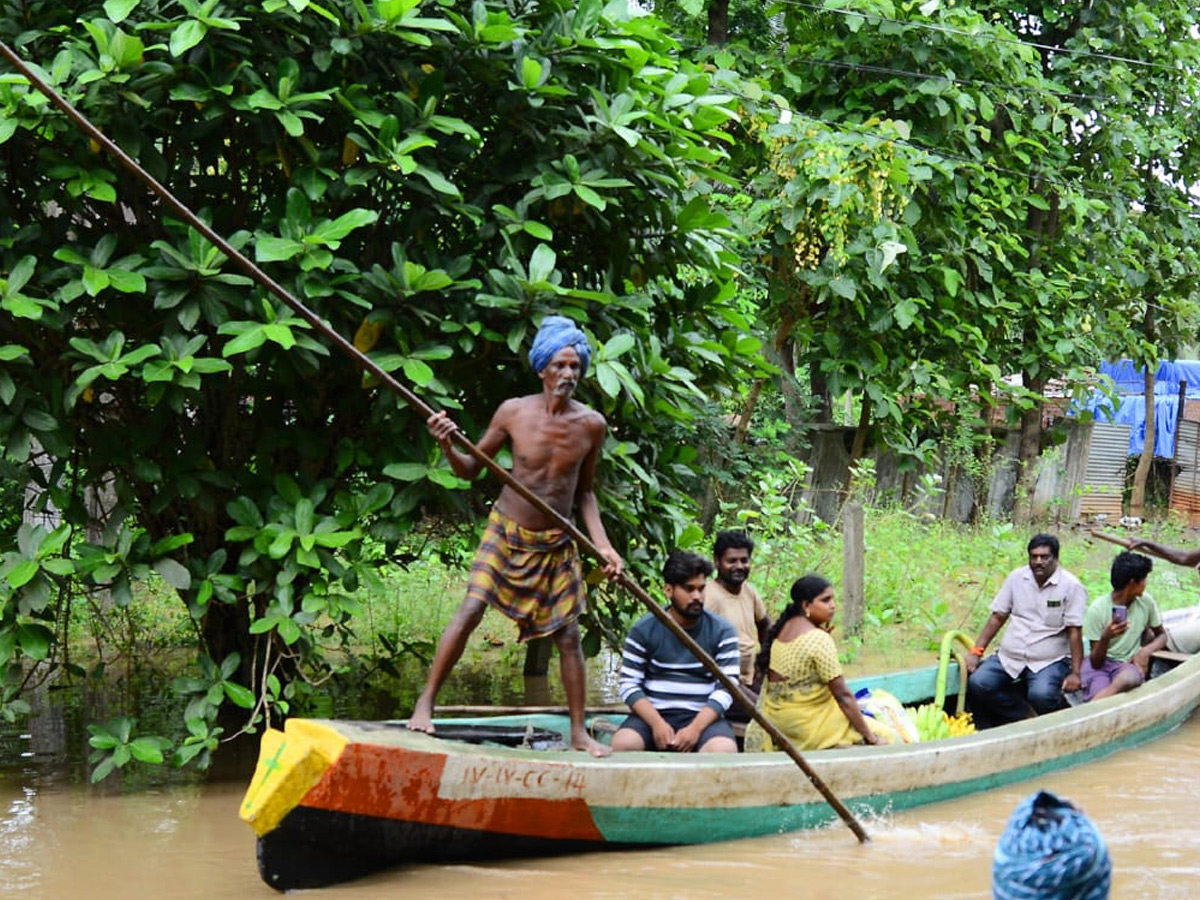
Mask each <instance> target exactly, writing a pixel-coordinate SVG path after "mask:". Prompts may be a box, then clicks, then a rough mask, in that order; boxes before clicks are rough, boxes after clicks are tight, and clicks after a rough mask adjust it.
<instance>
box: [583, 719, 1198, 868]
mask: <svg viewBox="0 0 1200 900" xmlns="http://www.w3.org/2000/svg"><path fill="white" fill-rule="evenodd" d="M1190 714H1191V710H1190V709H1189V710H1187V711H1186V712H1180V713H1179V714H1178V715H1174V716H1170V717H1168V718H1166V719H1163V720H1162V721H1160V722H1158V723H1157V724H1155V725H1152V726H1150V727H1148V728H1144V729H1140V730H1139V731H1137V732H1131V733H1129V734H1126V735H1123V736H1122V737H1120V738H1119V739H1116V740H1112V741H1109V742H1106V743H1103V744H1099V745H1097V746H1094V747H1091V748H1090V749H1088V750H1084V751H1081V752H1078V753H1075V754H1072V755H1070V756H1065V755H1064V756H1059V757H1056V758H1054V759H1049V760H1044V761H1042V762H1039V763H1037V764H1032V765H1021V766H1015V767H1013V768H1011V769H1007V770H1005V771H1000V772H994V773H992V774H990V775H985V776H980V777H976V778H969V779H964V780H962V781H957V782H953V783H948V784H942V785H931V786H926V787H920V788H914V789H910V790H904V791H893V792H888V793H879V794H873V795H869V796H857V797H853V798H850V799H847V798H846V797H842V798H841V799H842V800H843V801H845V802H846V805H847V807H848V808H849V809H850V810H851V812H853V813H854V814H855V815H856V816H859V817H865V816H867V815H869V814H874V815H877V814H881V813H886V812H894V811H899V810H905V809H913V808H915V807H919V806H925V805H926V804H929V803H937V802H940V801H942V800H953V799H955V798H957V797H963V796H967V795H969V794H975V793H980V792H982V791H988V790H992V789H993V788H998V787H1003V786H1005V785H1008V784H1014V783H1016V782H1019V781H1028V780H1030V779H1033V778H1037V777H1040V776H1042V775H1045V774H1047V773H1048V772H1054V771H1058V770H1061V769H1065V768H1071V767H1074V766H1077V765H1082V764H1084V763H1088V762H1093V761H1095V760H1097V759H1102V758H1103V757H1105V756H1110V755H1112V754H1113V753H1117V752H1119V751H1121V750H1126V749H1130V748H1133V747H1136V746H1138V745H1140V744H1144V743H1146V742H1148V741H1151V740H1154V739H1155V738H1158V737H1161V736H1162V735H1164V734H1166V733H1168V732H1170V731H1172V730H1174V729H1175V728H1177V727H1179V725H1180V724H1182V723H1183V721H1184V720H1185V719H1187V718H1188V716H1189V715H1190ZM591 812H592V818H593V819H594V820H595V822H596V825H597V826H598V827H599V828H600V830H601V832H603V834H604V836H605V838H606V839H607V840H609V841H613V842H617V843H646V842H647V841H648V838H647V836H648V835H653V834H655V833H656V832H657V831H661V829H662V827H663V821H662V814H663V811H662V810H661V809H658V808H654V809H645V808H630V807H596V806H593V807H592V809H591ZM835 821H837V816H836V814H835V813H834V812H833V810H832V809H831V808H830V806H829V805H828V804H827V803H825V802H823V801H822V802H818V803H804V804H799V805H796V806H787V807H780V806H757V807H743V808H732V809H731V808H729V807H723V808H719V809H711V808H709V809H675V810H672V812H671V820H670V828H671V838H672V843H678V844H706V843H711V842H712V841H713V840H714V838H713V836H712V835H713V833H714V831H718V832H721V833H722V834H723V835H724V837H723V838H721V839H722V840H735V839H739V838H745V837H758V836H762V835H764V834H786V833H788V832H791V831H802V830H805V829H808V828H818V827H821V826H824V825H828V824H830V823H833V822H835Z"/></svg>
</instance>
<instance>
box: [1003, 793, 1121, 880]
mask: <svg viewBox="0 0 1200 900" xmlns="http://www.w3.org/2000/svg"><path fill="white" fill-rule="evenodd" d="M1111 882H1112V862H1111V861H1110V860H1109V858H1108V848H1107V847H1105V845H1104V838H1103V837H1101V835H1100V832H1099V831H1098V830H1097V829H1096V826H1095V825H1094V824H1093V823H1092V820H1091V819H1089V818H1088V817H1087V816H1086V815H1084V813H1083V812H1082V811H1081V810H1079V809H1077V808H1076V807H1075V806H1074V805H1073V804H1071V803H1069V802H1067V801H1065V800H1060V799H1059V798H1058V797H1056V796H1054V795H1053V794H1051V793H1049V792H1048V791H1038V792H1037V793H1036V794H1031V795H1030V796H1028V797H1026V798H1025V799H1024V800H1022V801H1021V803H1019V804H1018V805H1017V808H1016V810H1015V811H1014V812H1013V814H1012V816H1011V817H1010V818H1009V820H1008V827H1007V828H1005V829H1004V834H1002V835H1001V836H1000V843H999V844H998V845H997V846H996V853H995V855H994V857H993V861H992V896H993V897H994V898H995V900H1106V898H1107V897H1108V890H1109V886H1110V884H1111Z"/></svg>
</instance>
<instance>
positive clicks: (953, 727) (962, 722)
mask: <svg viewBox="0 0 1200 900" xmlns="http://www.w3.org/2000/svg"><path fill="white" fill-rule="evenodd" d="M913 721H914V722H916V723H917V733H918V734H919V735H920V736H921V740H922V741H940V740H941V739H942V738H951V737H961V736H962V735H964V734H974V733H975V723H974V722H972V721H971V714H970V713H969V712H961V713H958V714H957V715H954V716H949V715H946V712H945V711H944V710H943V709H942V708H941V707H939V706H934V705H933V704H932V703H926V704H925V705H924V706H918V707H917V708H916V709H915V710H913Z"/></svg>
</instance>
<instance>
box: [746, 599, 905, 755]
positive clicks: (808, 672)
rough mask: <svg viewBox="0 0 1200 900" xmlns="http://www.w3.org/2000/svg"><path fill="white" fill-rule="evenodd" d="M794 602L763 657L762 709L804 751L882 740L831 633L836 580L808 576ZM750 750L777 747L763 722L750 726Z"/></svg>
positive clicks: (777, 625)
mask: <svg viewBox="0 0 1200 900" xmlns="http://www.w3.org/2000/svg"><path fill="white" fill-rule="evenodd" d="M791 595H792V602H791V604H790V605H789V606H788V607H787V609H785V610H784V611H783V613H782V614H781V615H780V617H779V621H777V622H776V623H775V624H774V625H773V626H772V628H771V631H770V634H768V636H767V642H766V645H765V646H764V647H763V649H762V652H761V653H760V654H759V656H758V665H759V667H760V668H762V669H764V670H766V673H767V674H766V678H765V679H764V681H763V689H762V693H761V694H760V695H759V700H758V703H759V710H760V711H761V712H762V714H763V715H764V716H766V717H767V718H768V719H770V720H771V722H772V723H773V724H774V725H775V726H776V727H777V728H779V730H780V731H782V732H783V733H784V735H785V736H786V737H787V738H788V739H789V740H790V741H792V743H793V744H795V745H796V748H797V749H798V750H822V749H824V748H826V747H838V746H843V745H846V744H858V743H867V744H882V743H886V741H885V740H884V739H883V738H882V736H881V735H877V734H876V733H875V731H874V730H873V728H872V725H873V724H874V723H873V722H872V723H871V724H868V720H867V718H866V717H865V716H864V715H863V714H862V711H861V710H860V709H859V707H858V703H857V702H856V701H855V699H854V694H852V693H851V691H850V688H849V687H847V686H846V679H845V678H844V677H843V675H842V666H841V663H840V662H839V661H838V654H837V645H836V644H834V642H833V638H832V637H831V636H830V634H829V632H830V630H831V629H832V624H833V616H834V612H835V611H836V606H835V604H834V602H833V585H831V584H830V583H829V581H828V580H826V579H825V578H822V577H821V576H820V575H805V576H804V577H803V578H798V579H797V580H796V581H795V583H794V584H793V585H792V591H791ZM745 749H746V751H747V752H755V751H771V750H775V749H777V748H776V747H775V746H774V742H773V741H772V740H771V736H770V735H769V734H767V733H766V732H765V731H763V729H762V728H761V727H759V725H758V723H756V722H751V723H750V725H749V727H747V729H746V739H745Z"/></svg>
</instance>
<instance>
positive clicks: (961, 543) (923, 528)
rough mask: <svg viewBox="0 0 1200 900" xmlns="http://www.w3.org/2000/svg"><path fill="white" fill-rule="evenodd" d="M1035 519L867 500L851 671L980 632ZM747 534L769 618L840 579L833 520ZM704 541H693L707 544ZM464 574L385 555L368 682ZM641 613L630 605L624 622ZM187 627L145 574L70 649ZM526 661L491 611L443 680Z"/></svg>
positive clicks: (97, 614) (1185, 534) (1186, 596)
mask: <svg viewBox="0 0 1200 900" xmlns="http://www.w3.org/2000/svg"><path fill="white" fill-rule="evenodd" d="M750 530H751V533H752V534H754V529H750ZM1037 530H1043V529H1039V528H1031V529H1017V528H1014V527H1013V526H1012V525H1011V524H1008V523H992V524H985V525H981V526H972V527H967V526H961V525H957V524H954V523H949V522H945V521H942V520H929V519H924V518H920V517H916V516H913V515H912V514H910V513H907V512H905V511H902V510H896V509H868V510H867V514H866V541H865V542H866V571H865V582H866V602H865V610H864V627H863V631H862V633H861V635H857V636H853V637H848V636H846V635H845V634H844V633H842V632H837V633H835V637H836V638H837V640H838V643H839V647H840V649H841V651H842V655H843V660H844V663H845V664H846V668H847V672H848V673H849V674H851V675H858V674H865V673H869V672H874V671H882V670H885V669H893V668H905V667H910V666H919V665H926V664H929V663H931V662H933V661H935V660H936V652H937V646H938V642H939V641H940V639H941V636H942V634H944V633H945V632H946V631H947V630H952V629H953V630H960V631H964V632H966V633H967V634H969V635H971V636H974V635H975V634H977V633H978V631H979V629H980V628H981V627H982V625H983V622H984V620H985V619H986V618H987V616H988V613H989V606H990V604H991V601H992V598H993V597H994V596H995V594H996V591H997V590H998V589H999V587H1000V585H1001V583H1002V582H1003V580H1004V578H1005V577H1006V576H1007V574H1008V573H1009V572H1010V571H1011V570H1012V569H1014V568H1016V567H1018V566H1022V565H1025V564H1026V558H1027V557H1026V550H1025V546H1026V544H1027V542H1028V540H1029V537H1030V536H1031V535H1032V534H1033V533H1034V532H1035V531H1037ZM1044 530H1047V531H1050V532H1051V533H1054V534H1056V535H1057V536H1058V538H1059V540H1060V542H1061V544H1062V552H1061V557H1060V562H1061V564H1062V565H1063V566H1064V567H1066V568H1067V569H1069V570H1071V571H1072V572H1074V573H1075V574H1076V575H1077V576H1079V578H1080V579H1081V580H1082V581H1083V583H1084V585H1085V586H1086V587H1087V589H1088V592H1089V595H1090V596H1091V597H1093V598H1095V597H1097V596H1100V595H1102V594H1104V593H1107V592H1108V591H1109V590H1110V587H1109V583H1108V572H1109V566H1110V564H1111V562H1112V559H1113V557H1114V556H1115V555H1116V553H1117V552H1118V551H1119V549H1120V548H1118V547H1117V546H1116V545H1114V544H1111V543H1108V542H1104V541H1099V540H1096V539H1094V538H1092V537H1091V536H1090V534H1089V533H1088V532H1087V531H1086V530H1084V529H1080V528H1073V527H1059V528H1052V527H1044ZM1136 533H1137V534H1141V535H1144V536H1146V537H1151V538H1153V539H1155V540H1159V541H1162V542H1164V543H1167V544H1173V545H1177V546H1193V545H1195V543H1196V542H1197V541H1200V532H1197V531H1195V530H1192V529H1182V528H1179V527H1177V526H1172V525H1168V524H1165V523H1162V524H1154V523H1150V524H1147V525H1145V526H1143V528H1142V529H1141V530H1140V531H1139V532H1136ZM1122 534H1123V536H1131V535H1132V534H1134V532H1122ZM755 537H756V539H758V541H759V543H758V547H757V549H756V551H755V554H754V559H753V572H752V574H751V581H752V582H753V583H754V584H755V585H756V586H757V587H758V588H759V590H760V591H761V592H762V594H763V597H764V599H765V601H766V603H767V607H768V609H769V611H770V612H771V615H772V617H774V616H776V615H777V614H778V613H779V612H780V611H781V610H782V609H783V607H784V606H786V605H787V602H788V589H789V587H790V585H791V583H792V581H793V580H795V579H796V578H797V577H799V576H801V575H804V574H806V573H809V572H817V573H820V574H822V575H824V576H826V577H827V578H829V579H830V580H832V581H833V582H834V585H835V588H838V587H840V584H841V581H842V552H843V547H842V537H841V534H840V532H839V531H838V530H837V529H836V528H829V527H825V526H819V527H802V528H796V527H794V526H792V525H790V524H789V526H788V527H787V528H776V529H774V530H772V529H769V528H764V529H763V534H762V535H761V536H760V535H757V534H755ZM710 547H711V544H705V545H703V546H697V547H694V548H692V549H694V550H696V551H697V552H705V553H706V552H708V549H709V548H710ZM465 580H466V571H465V569H453V568H447V567H446V566H445V565H443V564H441V563H439V562H438V561H437V560H436V559H435V558H433V557H429V558H423V559H420V560H418V561H417V562H415V563H413V564H411V565H409V566H408V567H406V568H401V567H399V566H396V567H393V568H390V569H388V570H386V571H384V572H382V573H381V576H380V578H379V579H378V580H377V581H375V582H374V583H373V584H371V585H369V586H366V587H365V588H364V589H363V590H362V591H360V596H359V598H358V599H359V600H360V602H361V604H362V609H363V611H362V613H361V614H360V615H359V616H358V617H357V619H356V620H355V635H356V638H357V643H358V647H359V648H360V650H361V652H362V653H363V655H364V657H369V656H374V657H376V658H379V657H390V658H391V660H392V661H393V662H394V663H395V667H396V669H397V672H398V673H399V675H398V677H396V676H390V677H385V676H383V675H375V676H372V677H374V678H377V679H379V680H380V681H381V682H390V683H382V684H379V685H377V687H378V688H380V689H381V690H384V691H386V692H387V693H388V694H390V695H392V696H393V697H394V698H395V700H396V705H398V706H399V707H400V708H403V706H404V704H405V703H407V702H409V701H410V700H411V697H412V695H413V694H414V693H415V690H416V688H417V687H419V683H420V680H421V679H422V678H423V670H424V666H425V664H426V660H427V659H428V658H429V656H430V655H431V654H432V652H433V647H434V645H435V644H436V642H437V639H438V637H439V635H440V634H441V631H442V629H443V628H444V627H445V626H446V624H447V623H448V622H449V621H450V618H451V616H452V615H453V614H454V611H455V610H456V609H457V608H458V605H459V603H460V602H461V600H462V597H463V592H464V590H465ZM643 587H645V588H646V589H647V591H648V592H649V593H650V595H651V596H652V597H656V598H657V597H658V596H660V594H661V586H660V585H659V584H657V583H649V584H644V585H643ZM1198 589H1200V576H1198V575H1197V573H1195V572H1193V571H1189V570H1184V569H1181V568H1180V567H1177V566H1172V565H1170V564H1169V563H1165V562H1162V561H1156V564H1155V569H1154V572H1153V573H1152V574H1151V576H1150V586H1149V588H1148V591H1147V593H1149V594H1150V595H1151V596H1152V597H1154V599H1155V600H1156V601H1158V603H1159V605H1160V606H1161V607H1162V608H1163V609H1173V608H1177V607H1182V606H1191V605H1194V604H1195V603H1196V602H1197V597H1198ZM593 602H594V603H603V602H605V597H604V596H603V595H602V594H597V595H594V596H593ZM641 612H643V610H640V609H638V610H635V611H634V612H633V613H632V614H631V616H630V617H629V624H631V623H632V619H633V617H635V616H637V615H640V614H641ZM839 621H840V620H839ZM193 639H194V630H193V628H192V627H191V623H190V621H189V620H188V617H187V613H186V610H185V609H184V608H183V605H182V604H181V603H180V602H179V600H178V598H176V597H175V596H174V594H173V592H172V591H170V590H169V589H168V588H166V587H165V586H163V585H147V586H144V588H143V590H141V591H139V594H138V597H137V600H136V601H135V602H134V603H133V604H131V605H130V606H129V607H128V608H126V609H122V610H115V609H109V610H103V611H102V610H98V609H92V608H87V609H86V610H85V612H84V614H83V615H81V616H77V617H76V618H75V625H74V627H73V631H72V633H71V643H72V645H73V647H72V651H71V652H72V658H73V659H75V660H76V661H78V662H80V663H83V664H85V665H86V662H85V660H86V658H88V657H105V658H109V659H117V658H122V657H127V655H128V654H133V655H135V656H136V655H143V654H151V655H153V654H156V653H158V652H160V651H169V650H172V649H182V648H185V647H189V646H191V642H192V641H193ZM523 661H524V648H523V647H522V646H520V645H518V644H517V643H516V629H515V627H514V626H513V625H512V624H511V623H510V622H509V621H508V620H507V619H505V618H504V617H503V616H502V615H500V614H498V613H496V612H494V611H491V610H489V611H488V613H487V615H486V616H485V619H484V622H483V624H482V626H481V627H480V628H479V629H478V630H477V631H476V633H475V635H474V636H473V638H472V640H471V642H470V644H469V646H468V649H467V651H466V653H465V654H464V657H463V661H462V663H461V664H460V666H459V668H457V669H456V670H455V674H454V676H452V681H451V683H450V684H449V685H448V688H449V690H450V696H451V698H452V699H451V701H450V702H467V701H468V700H471V702H483V697H482V696H481V695H485V696H486V697H490V698H491V699H492V700H493V701H495V702H513V701H512V697H514V696H516V695H519V694H520V693H521V690H522V685H523V679H522V678H521V666H522V664H523ZM605 664H607V665H608V666H609V667H610V668H611V666H612V665H613V663H612V657H611V655H606V661H601V662H598V663H593V664H592V668H593V669H599V668H600V667H602V666H603V665H605ZM557 670H558V666H557V663H553V664H552V665H551V667H550V679H551V680H550V684H549V687H548V690H549V691H550V693H551V694H556V695H558V696H561V692H560V690H559V687H558V684H557V678H558V671H557ZM611 676H612V673H611V672H608V673H604V672H599V671H596V672H595V675H594V679H593V680H594V681H596V682H598V686H597V685H593V693H596V692H599V693H600V694H601V695H604V696H598V697H596V698H595V699H596V701H597V702H600V701H605V702H607V701H611V700H613V699H615V684H613V683H612V681H613V679H612V677H611ZM492 682H499V686H498V687H497V686H494V685H493V684H492ZM454 698H457V699H454ZM476 698H478V699H476ZM547 702H553V701H549V700H548V701H547Z"/></svg>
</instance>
